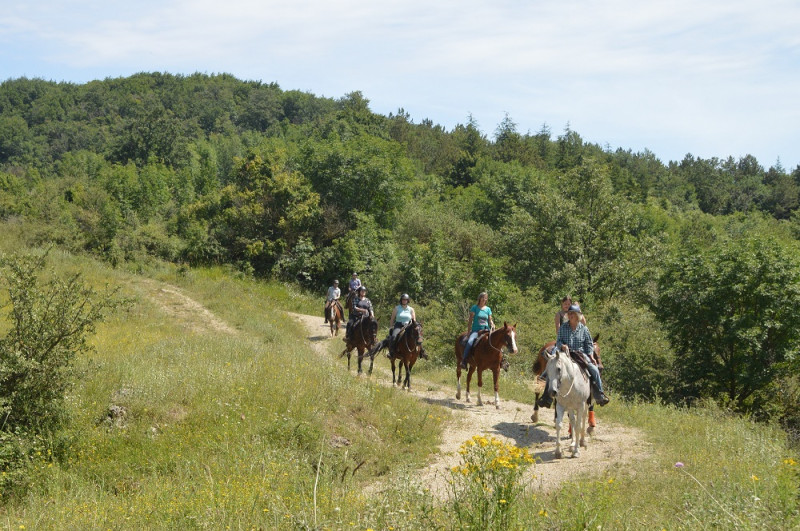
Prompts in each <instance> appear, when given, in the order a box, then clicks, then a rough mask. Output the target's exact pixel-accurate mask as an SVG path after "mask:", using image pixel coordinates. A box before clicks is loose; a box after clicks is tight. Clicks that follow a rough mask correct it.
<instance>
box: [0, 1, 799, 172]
mask: <svg viewBox="0 0 800 531" xmlns="http://www.w3.org/2000/svg"><path fill="white" fill-rule="evenodd" d="M799 28H800V2H798V1H797V0H669V1H661V0H650V1H642V0H602V1H601V0H548V1H544V0H527V1H524V0H492V1H476V0H458V1H456V0H439V1H431V0H402V1H394V0H386V1H380V0H373V1H371V2H368V1H364V0H328V1H324V2H323V1H315V0H288V1H281V2H278V1H274V0H159V1H153V0H142V1H137V0H125V1H119V0H74V1H68V0H35V1H32V0H0V81H2V80H6V79H14V78H19V77H28V78H42V79H47V80H53V81H67V82H73V83H85V82H88V81H91V80H94V79H105V78H108V77H112V78H113V77H121V76H129V75H131V74H134V73H137V72H155V71H158V72H169V73H173V74H185V75H189V74H192V73H195V72H201V73H207V74H215V73H229V74H232V75H234V76H235V77H237V78H239V79H242V80H260V81H263V82H266V83H272V82H275V83H277V84H278V85H279V86H280V87H281V88H282V89H284V90H301V91H305V92H309V93H312V94H315V95H317V96H325V97H330V98H341V97H343V96H345V95H346V94H349V93H350V92H353V91H361V93H362V94H363V96H364V97H365V98H367V99H368V100H369V102H370V109H371V110H372V111H373V112H377V113H380V114H384V115H388V114H390V113H395V114H396V113H398V111H399V110H400V109H403V110H404V112H406V113H408V115H409V116H410V118H411V119H412V120H413V121H414V122H415V123H419V122H421V121H422V120H425V119H429V120H431V121H432V122H434V123H435V124H440V125H442V126H444V127H445V128H446V129H448V130H451V129H452V128H453V127H455V126H456V125H457V124H466V123H467V122H468V121H469V120H470V117H471V118H472V119H473V120H475V121H476V122H477V124H478V127H479V128H480V129H481V131H482V132H483V133H485V134H486V136H487V137H488V138H490V139H494V135H495V131H496V130H497V127H498V125H499V124H500V123H501V122H502V121H503V120H504V118H505V117H506V116H508V118H510V119H511V121H512V122H513V123H514V124H516V128H517V131H518V132H520V133H522V134H525V133H529V132H530V133H531V134H535V133H536V132H538V131H540V130H541V129H542V127H543V126H545V125H546V126H547V127H548V128H549V129H550V130H551V132H552V135H553V138H555V137H556V136H558V135H559V134H562V133H563V131H564V130H565V128H567V127H569V128H570V129H571V130H572V131H576V132H577V133H579V134H580V135H581V137H582V138H583V139H584V141H586V142H591V143H595V144H599V145H600V146H602V147H604V148H607V149H611V150H616V149H618V148H621V149H624V150H632V151H633V152H641V151H644V150H645V149H647V150H649V151H651V152H652V153H653V154H655V156H656V157H658V158H659V159H660V160H661V161H662V162H664V163H667V162H669V161H671V160H676V161H679V160H682V159H683V158H684V157H685V156H686V155H687V154H691V155H693V156H695V157H702V158H712V157H718V158H721V159H724V158H727V157H729V156H732V157H734V158H735V159H738V158H740V157H743V156H745V155H748V154H750V155H753V156H755V157H756V158H757V159H758V161H759V162H760V163H761V165H762V166H764V167H765V168H769V167H770V166H774V165H775V164H776V163H777V162H778V161H780V163H781V166H782V167H783V168H784V169H786V170H787V171H791V170H793V169H794V168H795V167H797V166H798V165H800V29H799Z"/></svg>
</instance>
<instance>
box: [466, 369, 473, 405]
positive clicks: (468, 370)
mask: <svg viewBox="0 0 800 531" xmlns="http://www.w3.org/2000/svg"><path fill="white" fill-rule="evenodd" d="M474 372H475V365H470V366H469V369H467V392H466V394H465V399H464V400H465V401H466V402H469V384H470V382H471V381H472V373H474Z"/></svg>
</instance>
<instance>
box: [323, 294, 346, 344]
mask: <svg viewBox="0 0 800 531" xmlns="http://www.w3.org/2000/svg"><path fill="white" fill-rule="evenodd" d="M325 314H326V317H327V318H328V323H330V325H331V337H333V336H338V335H339V323H341V322H342V321H343V320H344V310H343V309H342V305H341V304H339V301H333V302H331V305H330V306H329V307H328V308H327V309H326V310H325Z"/></svg>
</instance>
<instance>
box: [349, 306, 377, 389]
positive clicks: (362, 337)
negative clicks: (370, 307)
mask: <svg viewBox="0 0 800 531" xmlns="http://www.w3.org/2000/svg"><path fill="white" fill-rule="evenodd" d="M377 336H378V320H377V319H374V318H372V317H369V316H365V317H362V318H360V319H358V320H356V322H355V323H354V324H353V330H352V331H351V333H350V340H349V341H346V342H345V348H344V350H343V351H342V353H341V354H340V355H339V357H340V358H341V357H342V356H344V355H345V354H347V370H348V371H349V370H350V353H351V351H352V350H353V349H357V350H358V374H362V373H363V372H364V371H363V370H362V369H361V362H362V361H363V359H364V353H365V352H368V351H369V350H370V349H372V347H373V346H374V345H375V340H376V339H377ZM374 361H375V357H374V356H370V357H369V372H368V373H367V374H368V375H372V365H373V362H374Z"/></svg>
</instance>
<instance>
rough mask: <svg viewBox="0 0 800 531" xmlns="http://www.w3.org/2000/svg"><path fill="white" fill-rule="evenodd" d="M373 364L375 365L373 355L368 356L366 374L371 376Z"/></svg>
mask: <svg viewBox="0 0 800 531" xmlns="http://www.w3.org/2000/svg"><path fill="white" fill-rule="evenodd" d="M373 365H375V356H370V357H369V372H368V373H367V376H372V366H373Z"/></svg>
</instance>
